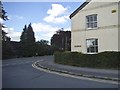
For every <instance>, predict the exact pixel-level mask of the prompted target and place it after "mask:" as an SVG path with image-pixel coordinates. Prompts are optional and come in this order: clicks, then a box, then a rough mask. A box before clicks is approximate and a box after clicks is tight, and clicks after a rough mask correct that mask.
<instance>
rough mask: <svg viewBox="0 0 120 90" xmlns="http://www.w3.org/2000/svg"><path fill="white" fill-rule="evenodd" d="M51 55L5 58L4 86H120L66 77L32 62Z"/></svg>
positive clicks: (3, 67)
mask: <svg viewBox="0 0 120 90" xmlns="http://www.w3.org/2000/svg"><path fill="white" fill-rule="evenodd" d="M46 59H47V60H48V59H49V56H43V57H31V58H19V59H9V60H4V61H3V63H2V64H3V65H2V87H3V88H118V85H117V84H112V83H107V82H98V81H92V80H87V79H82V78H81V79H77V78H72V77H65V76H61V75H57V74H53V73H48V72H44V71H40V70H37V69H35V68H33V67H32V63H33V62H35V61H37V60H46Z"/></svg>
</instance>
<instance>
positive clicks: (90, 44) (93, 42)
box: [86, 39, 98, 53]
mask: <svg viewBox="0 0 120 90" xmlns="http://www.w3.org/2000/svg"><path fill="white" fill-rule="evenodd" d="M86 42H87V53H97V52H98V39H87V40H86Z"/></svg>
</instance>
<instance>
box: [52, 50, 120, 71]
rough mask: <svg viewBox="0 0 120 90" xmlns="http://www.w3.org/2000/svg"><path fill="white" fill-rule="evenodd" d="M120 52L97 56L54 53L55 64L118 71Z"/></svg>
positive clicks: (104, 53)
mask: <svg viewBox="0 0 120 90" xmlns="http://www.w3.org/2000/svg"><path fill="white" fill-rule="evenodd" d="M119 55H120V52H102V53H99V54H82V53H78V52H56V53H55V54H54V56H55V62H56V63H60V64H66V65H72V66H79V67H92V68H114V69H118V65H119Z"/></svg>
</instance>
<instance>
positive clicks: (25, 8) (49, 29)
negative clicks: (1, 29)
mask: <svg viewBox="0 0 120 90" xmlns="http://www.w3.org/2000/svg"><path fill="white" fill-rule="evenodd" d="M83 1H85V0H82V1H81V2H4V3H3V5H4V9H5V10H6V12H7V15H8V17H9V20H8V21H5V22H4V23H5V25H6V26H7V29H6V30H5V31H6V32H7V33H8V36H10V38H11V40H12V41H20V35H21V32H22V31H23V28H24V26H25V24H26V25H28V24H29V23H30V22H31V23H32V27H33V30H34V32H35V38H36V41H38V40H41V39H44V40H48V41H50V38H51V37H52V35H53V34H54V33H55V32H56V31H57V30H58V29H60V28H64V29H65V30H71V20H70V19H69V15H70V14H71V13H72V12H73V11H74V10H76V9H77V8H78V7H79V6H80V5H81V4H82V3H83ZM0 21H1V22H3V21H2V20H0Z"/></svg>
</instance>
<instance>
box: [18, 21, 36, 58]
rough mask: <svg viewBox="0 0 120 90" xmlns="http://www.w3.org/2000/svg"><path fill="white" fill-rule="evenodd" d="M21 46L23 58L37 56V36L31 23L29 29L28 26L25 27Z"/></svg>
mask: <svg viewBox="0 0 120 90" xmlns="http://www.w3.org/2000/svg"><path fill="white" fill-rule="evenodd" d="M20 44H21V45H20V49H21V50H20V51H21V56H24V57H29V56H34V55H35V53H36V51H35V36H34V32H33V28H32V26H31V23H30V24H29V25H28V27H27V26H26V25H25V26H24V28H23V32H22V34H21V36H20Z"/></svg>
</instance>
